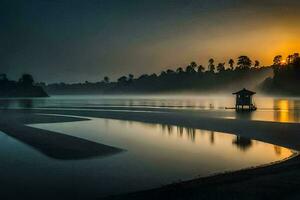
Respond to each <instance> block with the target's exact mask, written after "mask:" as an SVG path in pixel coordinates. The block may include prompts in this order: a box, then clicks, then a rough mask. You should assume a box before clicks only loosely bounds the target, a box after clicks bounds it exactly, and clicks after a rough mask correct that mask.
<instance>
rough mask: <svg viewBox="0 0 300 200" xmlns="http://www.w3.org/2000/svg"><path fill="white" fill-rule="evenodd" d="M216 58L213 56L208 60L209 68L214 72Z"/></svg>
mask: <svg viewBox="0 0 300 200" xmlns="http://www.w3.org/2000/svg"><path fill="white" fill-rule="evenodd" d="M214 62H215V60H214V59H213V58H211V59H209V60H208V70H209V71H210V72H214V71H215V65H214Z"/></svg>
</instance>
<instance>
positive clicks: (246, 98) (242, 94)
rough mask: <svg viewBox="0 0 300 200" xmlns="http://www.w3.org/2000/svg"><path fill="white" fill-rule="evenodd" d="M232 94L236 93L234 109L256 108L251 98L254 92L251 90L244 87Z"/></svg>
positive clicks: (246, 109)
mask: <svg viewBox="0 0 300 200" xmlns="http://www.w3.org/2000/svg"><path fill="white" fill-rule="evenodd" d="M232 94H233V95H236V103H235V110H236V111H254V110H256V109H257V108H256V107H255V105H254V103H253V100H252V96H253V95H254V94H256V93H255V92H252V91H250V90H247V89H245V88H244V89H242V90H240V91H238V92H235V93H232Z"/></svg>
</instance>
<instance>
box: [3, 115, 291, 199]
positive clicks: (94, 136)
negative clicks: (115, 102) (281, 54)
mask: <svg viewBox="0 0 300 200" xmlns="http://www.w3.org/2000/svg"><path fill="white" fill-rule="evenodd" d="M30 126H31V127H36V128H41V129H46V130H50V131H55V132H60V133H64V134H67V135H72V136H76V137H80V138H84V139H87V140H91V141H95V142H99V143H103V144H107V145H111V146H114V147H118V148H122V149H124V150H125V151H124V152H121V153H118V154H114V155H112V156H107V157H95V158H92V159H91V158H90V159H82V160H62V159H61V160H59V159H55V158H51V157H49V156H46V155H43V154H42V153H40V152H38V151H36V150H34V149H33V148H31V147H30V146H29V145H25V144H23V143H22V142H21V141H17V140H15V139H13V138H11V137H9V136H6V135H5V134H4V133H1V132H0V143H1V144H0V160H1V171H2V172H4V171H5V173H1V181H3V180H4V181H5V180H13V182H11V183H10V182H9V181H8V182H7V183H6V185H5V186H6V187H9V186H11V187H13V188H17V187H21V188H22V187H24V185H25V186H26V187H25V188H26V191H27V192H28V191H32V192H34V191H39V192H42V193H43V194H44V195H47V194H49V193H51V192H53V191H64V192H66V193H68V192H69V193H70V194H72V195H76V196H77V197H84V198H90V197H95V196H97V197H101V196H105V195H111V194H118V193H124V192H131V191H137V190H142V189H150V188H154V187H159V186H161V185H164V184H169V183H173V182H177V181H179V180H187V179H192V178H195V177H197V176H207V175H209V174H213V173H217V172H223V171H226V170H237V169H241V168H246V167H251V166H257V165H261V164H266V163H270V162H273V161H278V160H281V159H284V158H287V157H289V156H290V155H291V154H292V151H291V150H289V149H286V148H283V147H279V146H275V145H272V144H267V143H263V142H259V141H255V140H249V139H245V138H240V137H237V136H234V135H231V134H226V133H219V132H211V131H203V130H196V129H189V128H184V127H176V126H165V125H160V124H146V123H139V122H132V121H120V120H111V119H101V118H92V120H90V121H80V122H66V123H55V124H34V125H30ZM10 184H11V185H10Z"/></svg>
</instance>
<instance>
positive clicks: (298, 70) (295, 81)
mask: <svg viewBox="0 0 300 200" xmlns="http://www.w3.org/2000/svg"><path fill="white" fill-rule="evenodd" d="M272 67H273V71H274V76H273V77H269V78H267V79H266V80H265V81H264V82H263V83H262V84H261V86H260V88H261V89H262V90H264V91H266V92H268V93H272V94H285V95H300V89H299V85H300V56H299V53H294V54H292V55H289V56H287V58H286V59H283V57H282V56H281V55H277V56H275V57H274V60H273V66H272Z"/></svg>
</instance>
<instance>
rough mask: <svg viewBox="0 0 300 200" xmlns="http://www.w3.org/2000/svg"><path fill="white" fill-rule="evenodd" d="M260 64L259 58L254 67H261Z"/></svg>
mask: <svg viewBox="0 0 300 200" xmlns="http://www.w3.org/2000/svg"><path fill="white" fill-rule="evenodd" d="M259 65H260V63H259V61H258V60H256V61H255V62H254V67H255V68H258V67H259Z"/></svg>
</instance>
